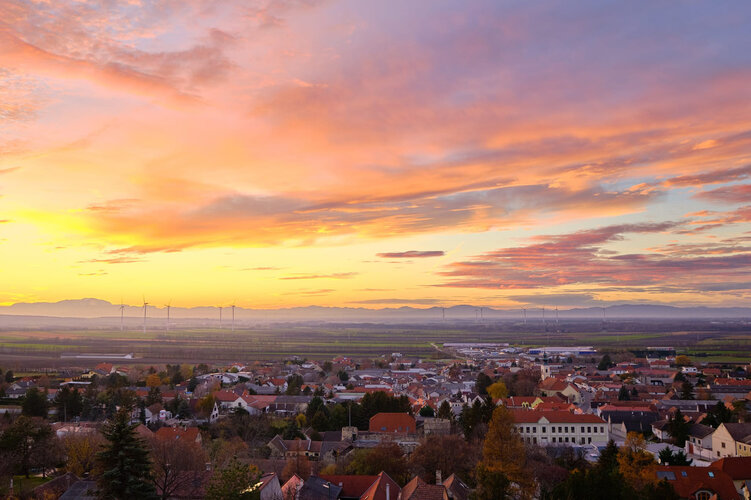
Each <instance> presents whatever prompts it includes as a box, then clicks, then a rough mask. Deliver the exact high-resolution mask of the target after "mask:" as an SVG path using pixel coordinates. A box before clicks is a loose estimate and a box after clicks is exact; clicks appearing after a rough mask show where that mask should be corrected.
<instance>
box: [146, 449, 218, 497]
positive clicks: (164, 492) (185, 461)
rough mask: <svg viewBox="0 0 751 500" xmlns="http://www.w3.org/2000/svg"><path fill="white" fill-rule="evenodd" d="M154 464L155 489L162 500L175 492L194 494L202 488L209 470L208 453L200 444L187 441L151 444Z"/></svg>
mask: <svg viewBox="0 0 751 500" xmlns="http://www.w3.org/2000/svg"><path fill="white" fill-rule="evenodd" d="M149 445H150V448H151V459H152V461H153V464H154V486H156V490H157V493H158V494H159V495H160V496H161V498H162V499H164V500H166V499H167V498H171V497H172V496H173V495H174V494H175V493H176V492H178V491H180V492H193V491H196V490H198V489H199V488H200V487H201V484H202V482H203V479H204V476H205V470H206V461H207V457H206V453H205V452H204V451H203V449H202V448H201V446H200V445H199V444H197V443H194V442H190V441H187V440H184V439H164V438H158V437H156V436H154V437H152V438H151V439H150V440H149Z"/></svg>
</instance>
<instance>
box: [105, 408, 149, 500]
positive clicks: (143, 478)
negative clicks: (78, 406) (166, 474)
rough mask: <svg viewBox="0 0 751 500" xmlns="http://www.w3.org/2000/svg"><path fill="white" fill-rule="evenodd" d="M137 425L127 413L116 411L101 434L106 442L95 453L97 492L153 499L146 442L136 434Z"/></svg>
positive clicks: (122, 497)
mask: <svg viewBox="0 0 751 500" xmlns="http://www.w3.org/2000/svg"><path fill="white" fill-rule="evenodd" d="M136 427H137V425H131V424H130V423H129V422H128V414H127V413H126V412H124V411H119V412H118V413H116V414H115V417H114V419H113V421H112V422H109V423H108V424H106V425H105V426H104V429H103V431H102V434H103V435H104V437H105V439H107V441H108V443H107V444H106V445H105V446H104V450H103V451H101V452H99V453H98V454H97V461H98V462H99V468H100V469H101V470H102V471H104V472H102V474H101V476H100V477H99V480H98V486H99V495H100V496H101V497H103V498H112V499H116V500H127V499H132V498H138V499H155V498H157V496H156V491H155V490H154V485H153V484H152V482H151V460H150V459H149V452H148V450H147V448H146V445H145V443H144V442H143V441H142V440H141V439H140V438H139V437H138V436H137V435H136V432H135V428H136Z"/></svg>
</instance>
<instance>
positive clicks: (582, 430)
mask: <svg viewBox="0 0 751 500" xmlns="http://www.w3.org/2000/svg"><path fill="white" fill-rule="evenodd" d="M582 434H584V426H583V425H582Z"/></svg>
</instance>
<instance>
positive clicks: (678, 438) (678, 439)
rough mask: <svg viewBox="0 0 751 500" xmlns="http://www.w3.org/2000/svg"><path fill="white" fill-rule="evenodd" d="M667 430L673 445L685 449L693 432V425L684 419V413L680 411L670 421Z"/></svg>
mask: <svg viewBox="0 0 751 500" xmlns="http://www.w3.org/2000/svg"><path fill="white" fill-rule="evenodd" d="M665 430H667V431H668V434H670V437H671V438H672V439H673V443H674V444H675V445H676V446H679V447H681V448H683V446H684V445H685V444H686V440H687V439H688V436H689V433H690V432H691V424H690V423H689V422H687V421H686V419H685V418H684V417H683V413H681V410H680V409H678V410H677V411H676V412H675V414H674V415H673V416H671V417H670V418H669V419H668V422H667V424H666V426H665Z"/></svg>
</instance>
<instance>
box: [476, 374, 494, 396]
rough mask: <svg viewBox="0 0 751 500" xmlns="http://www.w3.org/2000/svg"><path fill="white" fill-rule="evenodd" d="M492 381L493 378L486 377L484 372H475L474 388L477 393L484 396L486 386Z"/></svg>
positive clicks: (486, 390)
mask: <svg viewBox="0 0 751 500" xmlns="http://www.w3.org/2000/svg"><path fill="white" fill-rule="evenodd" d="M492 383H493V379H491V378H490V377H488V376H487V375H486V374H485V373H483V372H480V373H478V374H477V381H475V389H477V394H479V395H480V396H485V395H486V394H487V393H488V387H489V386H490V385H491V384H492Z"/></svg>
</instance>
